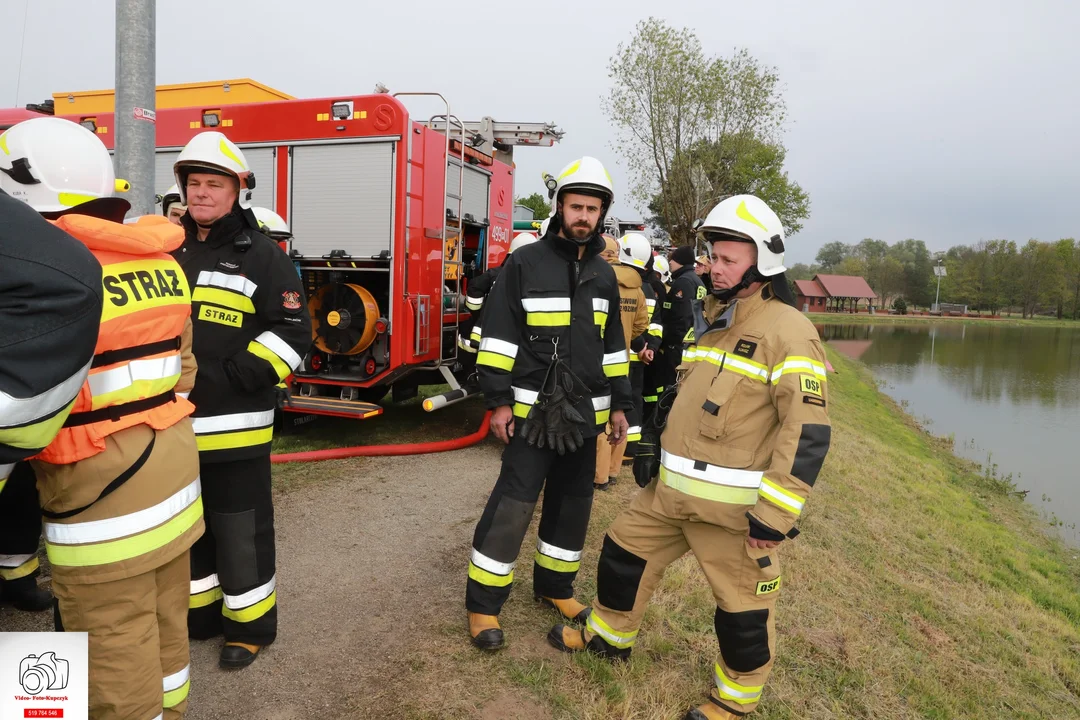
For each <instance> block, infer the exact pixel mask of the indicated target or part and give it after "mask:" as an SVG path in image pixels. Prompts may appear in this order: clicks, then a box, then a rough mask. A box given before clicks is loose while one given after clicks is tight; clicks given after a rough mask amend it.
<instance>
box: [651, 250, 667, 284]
mask: <svg viewBox="0 0 1080 720" xmlns="http://www.w3.org/2000/svg"><path fill="white" fill-rule="evenodd" d="M652 266H653V270H655V271H656V272H657V273H659V275H660V282H662V283H664V284H667V283H669V282H671V266H670V265H668V261H667V258H666V257H664V256H663V255H657V256H656V257H654V258H653V265H652Z"/></svg>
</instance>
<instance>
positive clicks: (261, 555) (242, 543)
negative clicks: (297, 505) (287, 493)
mask: <svg viewBox="0 0 1080 720" xmlns="http://www.w3.org/2000/svg"><path fill="white" fill-rule="evenodd" d="M201 476H202V493H203V509H204V512H205V515H206V532H205V533H203V536H202V537H200V538H199V539H198V540H197V541H196V542H195V545H194V546H192V548H191V596H190V598H189V602H188V608H189V610H188V632H189V633H190V635H191V637H192V638H195V639H199V640H204V639H206V638H211V637H214V636H216V635H221V634H224V635H225V640H226V642H241V643H247V644H250V645H260V646H263V645H269V644H270V643H272V642H274V639H275V638H276V637H277V580H276V575H275V563H276V558H275V554H274V553H275V550H274V504H273V498H272V496H271V492H270V455H269V453H267V454H266V455H262V456H260V457H256V458H251V459H247V460H236V461H233V462H215V463H207V462H203V463H202V466H201Z"/></svg>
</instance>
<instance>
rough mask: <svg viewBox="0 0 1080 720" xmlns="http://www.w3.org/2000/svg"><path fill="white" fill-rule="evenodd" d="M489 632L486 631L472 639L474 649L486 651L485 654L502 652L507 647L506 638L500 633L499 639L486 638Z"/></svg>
mask: <svg viewBox="0 0 1080 720" xmlns="http://www.w3.org/2000/svg"><path fill="white" fill-rule="evenodd" d="M488 632H489V631H488V630H484V631H483V632H481V633H479V634H478V635H477V636H476V637H474V638H473V639H472V644H473V646H474V647H476V648H478V649H480V650H484V651H485V652H493V651H495V650H502V649H503V648H504V647H506V636H505V635H503V634H502V633H499V635H498V637H497V639H492V638H491V636H488V637H484V636H485V634H486V633H488Z"/></svg>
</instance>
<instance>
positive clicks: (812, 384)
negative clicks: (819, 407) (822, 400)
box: [799, 375, 821, 397]
mask: <svg viewBox="0 0 1080 720" xmlns="http://www.w3.org/2000/svg"><path fill="white" fill-rule="evenodd" d="M799 386H800V387H801V388H802V391H803V394H804V395H816V396H817V397H821V381H820V380H818V379H817V378H816V377H814V376H813V375H800V376H799Z"/></svg>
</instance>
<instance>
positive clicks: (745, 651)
mask: <svg viewBox="0 0 1080 720" xmlns="http://www.w3.org/2000/svg"><path fill="white" fill-rule="evenodd" d="M699 233H700V235H701V239H702V240H704V241H705V242H707V243H708V244H709V245H711V247H712V258H711V259H712V261H713V262H712V280H713V288H714V290H713V293H714V296H715V297H716V298H717V299H718V300H719V301H720V302H721V305H719V306H718V309H719V310H721V312H719V314H718V315H717V316H715V317H712V318H711V320H712V322H711V324H710V325H709V326H708V328H707V330H706V331H705V332H704V333H702V334H701V335H700V336H699V337H698V339H697V340H698V341H697V347H696V349H695V350H694V352H693V353H687V358H686V361H685V362H684V364H683V367H682V368H681V370H682V372H683V375H682V377H681V380H680V382H679V384H678V386H677V387H676V388H674V389H673V390H669V391H668V392H669V393H672V394H673V395H674V401H673V402H674V404H673V406H672V407H671V410H670V414H668V415H667V417H666V418H661V417H660V416H661V415H662V414H663V408H665V407H666V401H667V400H668V396H667V395H665V398H662V399H661V402H660V407H659V408H658V413H657V416H658V422H657V425H658V427H662V428H664V430H663V435H662V437H660V439H659V447H658V448H657V447H656V446H655V445H656V434H655V432H650V433H648V434H647V437H645V438H643V439H642V443H641V445H642V448H641V453H640V454H639V455H638V457H637V459H636V460H635V463H634V475H635V479H636V480H637V481H638V483H639V484H640V485H644V486H645V489H644V490H643V491H642V492H641V493H639V494H638V496H637V497H636V498H635V499H634V501H633V502H632V503H631V505H630V507H629V508H628V509H627V510H626V511H624V512H623V513H622V514H621V515H620V516H619V517H618V518H616V520H615V522H614V523H613V525H612V526H611V528H610V529H609V530H608V533H607V536H606V537H605V538H604V544H603V549H602V551H601V555H600V562H599V570H598V572H597V577H598V585H597V600H596V603H595V605H594V608H593V611H592V614H591V615H590V616H589V619H588V622H587V625H586V629H585V630H571V629H569V628H565V627H563V626H561V625H558V626H556V627H555V628H553V629H552V631H551V634H550V635H549V640H550V641H551V643H552V644H553V645H555V646H556V647H558V648H559V649H562V650H566V651H571V652H573V651H580V650H586V649H587V650H590V651H592V652H594V653H596V654H598V655H600V656H602V657H606V658H626V657H628V656H629V655H630V652H631V648H632V647H633V645H634V641H635V639H636V637H637V634H638V627H639V626H640V624H641V619H642V616H643V615H644V613H645V606H646V605H647V604H648V602H649V598H650V597H651V595H652V593H653V591H654V590H655V589H656V587H657V585H658V584H659V582H660V580H661V578H662V576H663V573H664V569H665V568H666V567H667V566H668V565H669V564H670V563H672V562H674V561H675V560H676V559H678V558H679V557H681V556H682V555H684V554H685V553H686V552H687V551H688V550H692V551H693V553H694V555H695V557H696V558H697V560H698V564H699V565H700V566H701V568H702V571H703V572H704V573H705V576H706V579H707V580H708V582H709V584H710V586H711V587H712V591H713V595H714V596H715V598H716V603H717V608H716V613H715V617H714V620H715V622H714V624H715V628H716V635H717V639H718V641H719V645H720V655H719V658H718V659H717V661H716V663H715V666H714V668H713V671H714V673H713V674H714V678H715V688H714V689H713V690H712V691H711V693H710V697H709V701H708V702H707V703H705V704H704V705H702V706H700V707H698V708H696V709H691V710H690V711H689V712H687V714H686V715H685V716H684V720H734V719H735V718H738V717H741V716H743V715H745V714H746V713H748V712H750V711H752V710H753V709H754V708H755V707H756V706H757V704H758V701H759V699H760V698H761V691H762V687H763V686H764V685H765V681H766V679H767V678H768V676H769V670H770V669H771V668H772V664H773V661H774V659H775V656H776V627H775V622H776V617H775V610H776V599H777V596H778V595H779V594H780V586H781V575H780V559H779V556H778V554H777V546H778V545H779V544H780V543H781V542H782V541H783V540H784V539H785V538H794V537H795V536H796V535H797V534H798V530H797V529H796V528H795V523H796V521H797V520H798V519H799V516H800V515H801V513H802V510H803V506H804V505H805V503H806V500H807V497H808V496H809V494H810V490H811V488H812V487H813V485H814V481H815V480H816V479H817V476H818V472H819V471H820V469H821V464H822V462H823V461H824V460H825V455H826V453H827V452H828V449H829V441H830V435H831V431H830V426H829V417H828V414H827V413H826V404H827V402H828V393H827V392H826V381H825V355H824V351H823V349H822V345H821V340H820V339H819V338H818V334H817V331H816V330H815V329H814V326H813V325H811V323H810V322H809V321H808V320H807V319H806V318H805V317H804V316H803V315H802V313H800V312H799V311H798V310H796V309H795V307H794V303H793V302H791V303H790V304H789V303H788V302H785V300H784V298H785V297H787V298H789V299H790V292H789V291H788V290H786V287H787V279H786V278H785V276H784V229H783V226H782V225H781V223H780V220H779V218H777V216H776V214H775V213H774V212H773V211H772V210H771V209H769V207H768V206H767V205H766V204H765V203H764V202H762V201H761V200H759V199H758V198H756V197H754V196H751V195H736V196H734V197H730V198H727V199H725V200H723V201H721V202H720V203H719V204H718V205H717V206H716V207H714V208H713V209H712V211H711V212H710V213H709V215H708V217H706V219H705V222H704V224H703V225H702V227H701V228H700V230H699ZM665 423H666V426H665ZM657 451H658V452H657ZM657 476H659V480H657Z"/></svg>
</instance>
